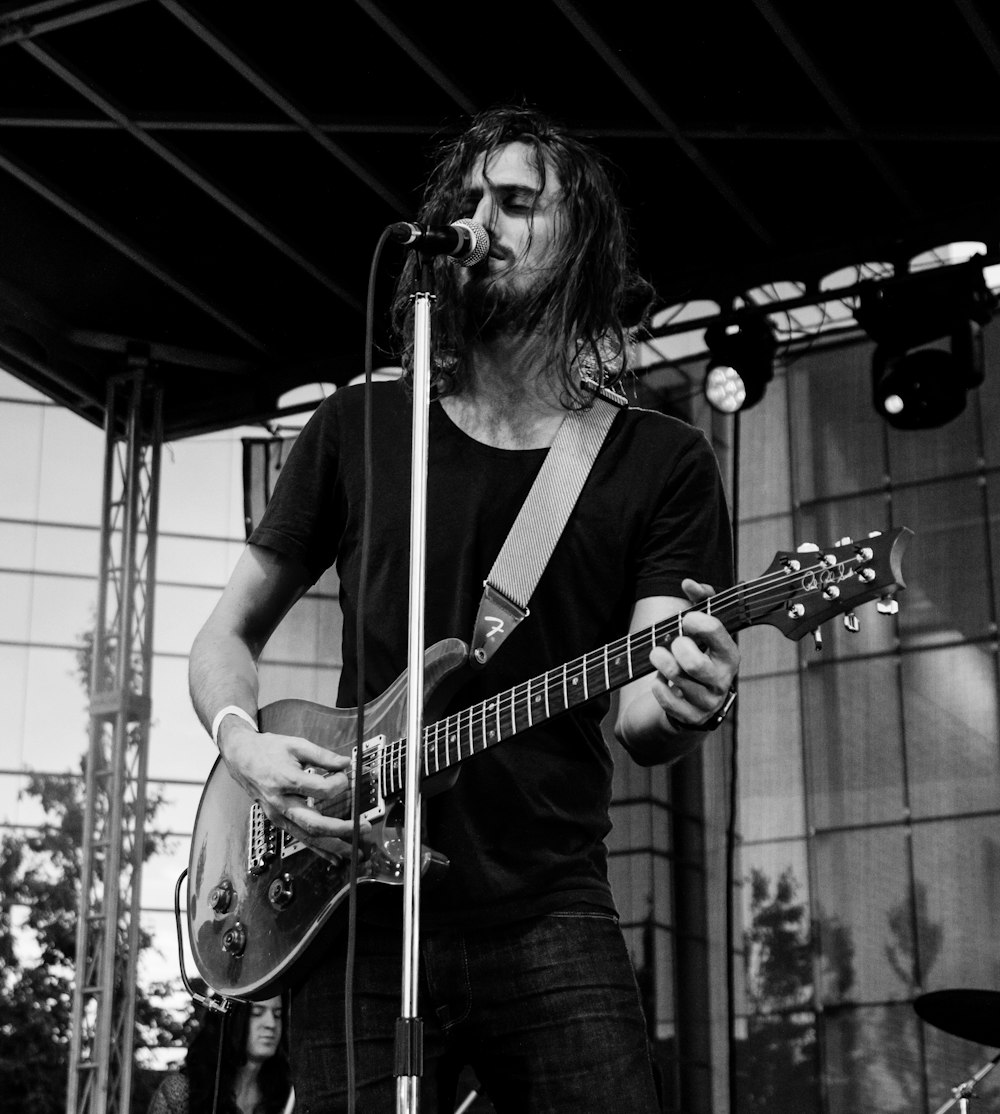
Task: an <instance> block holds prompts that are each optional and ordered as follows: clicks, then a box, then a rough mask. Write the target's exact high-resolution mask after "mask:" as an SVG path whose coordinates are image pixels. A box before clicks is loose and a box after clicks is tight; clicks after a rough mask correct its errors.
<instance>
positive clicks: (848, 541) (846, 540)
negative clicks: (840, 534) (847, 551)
mask: <svg viewBox="0 0 1000 1114" xmlns="http://www.w3.org/2000/svg"><path fill="white" fill-rule="evenodd" d="M853 541H854V539H853V538H838V540H837V541H835V542H834V543H833V545H834V548H835V549H839V548H840V547H841V546H842V545H850V544H851V543H852V542H853Z"/></svg>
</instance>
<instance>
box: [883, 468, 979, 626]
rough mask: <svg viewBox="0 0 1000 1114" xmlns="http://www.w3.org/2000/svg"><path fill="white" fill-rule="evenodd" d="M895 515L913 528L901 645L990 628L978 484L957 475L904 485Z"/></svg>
mask: <svg viewBox="0 0 1000 1114" xmlns="http://www.w3.org/2000/svg"><path fill="white" fill-rule="evenodd" d="M893 502H894V512H893V513H894V516H895V517H896V518H897V521H899V522H901V523H905V524H906V525H908V526H909V527H910V528H911V529H912V530H913V531H914V532H915V535H916V536H915V537H914V539H913V542H912V543H911V545H910V548H909V549H908V551H907V554H906V562H905V580H906V582H907V590H906V592H905V593H904V594H903V595H901V596H900V614H899V629H900V636H901V638H902V642H903V645H904V646H928V645H934V644H936V643H937V644H939V643H941V642H952V641H955V640H957V639H960V638H985V637H988V636H989V635H990V634H992V633H994V631H993V629H992V623H993V621H994V615H993V610H992V602H993V601H992V598H991V589H992V584H991V578H990V565H989V556H988V551H987V548H986V537H987V535H986V529H985V524H984V518H983V512H984V507H983V495H982V487H981V485H980V483H979V481H978V480H976V479H973V478H970V479H962V480H954V481H948V482H945V483H940V484H927V485H925V486H922V487H918V488H906V489H904V490H903V491H900V492H897V493H896V494H895V495H894V497H893Z"/></svg>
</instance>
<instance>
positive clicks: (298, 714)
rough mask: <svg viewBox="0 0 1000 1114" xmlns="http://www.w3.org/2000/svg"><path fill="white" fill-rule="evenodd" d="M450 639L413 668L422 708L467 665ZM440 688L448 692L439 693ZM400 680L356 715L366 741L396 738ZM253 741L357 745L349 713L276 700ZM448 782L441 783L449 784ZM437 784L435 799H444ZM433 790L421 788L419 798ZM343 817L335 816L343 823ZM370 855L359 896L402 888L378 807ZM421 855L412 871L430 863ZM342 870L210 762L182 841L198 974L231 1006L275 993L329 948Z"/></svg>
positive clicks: (402, 729)
mask: <svg viewBox="0 0 1000 1114" xmlns="http://www.w3.org/2000/svg"><path fill="white" fill-rule="evenodd" d="M468 653H469V651H468V647H467V646H466V644H465V643H464V642H462V641H461V640H460V639H457V638H452V639H446V640H444V641H442V642H438V643H436V644H435V645H434V646H432V647H430V648H429V649H428V651H427V653H426V657H425V664H424V682H425V684H424V689H425V693H424V698H425V703H426V705H427V706H428V707H430V705H431V704H432V703H437V704H440V703H441V702H442V700H443V697H444V694H445V693H446V692H451V691H452V690H453V689H454V687H455V685H456V684H457V681H458V680H459V677H460V674H461V667H462V666H463V665H465V664H466V662H467V661H468ZM446 679H447V680H448V681H449V682H450V683H448V684H445V681H446ZM406 695H407V675H406V674H405V673H403V674H401V675H400V676H399V677H398V678H397V679H396V681H395V682H394V683H393V684H392V685H391V686H390V687H389V688H388V689H386V690H385V692H383V693H382V695H381V696H379V697H377V698H376V699H375V700H373V701H371V702H370V703H369V704H367V705H365V714H364V730H365V738H366V740H370V739H373V738H375V737H376V736H380V735H384V736H386V737H387V738H388V739H390V740H394V739H400V738H405V735H406V714H407V699H406ZM259 718H260V725H261V729H262V730H263V731H272V732H278V733H280V734H283V735H296V736H300V737H302V738H305V739H310V740H311V741H313V742H315V743H318V744H319V745H320V746H323V747H325V748H326V749H327V750H330V751H332V752H334V753H336V754H340V755H345V756H347V757H350V756H351V755H352V753H353V751H354V748H355V745H356V743H357V720H358V713H357V709H354V708H350V709H346V708H327V707H325V706H323V705H321V704H314V703H311V702H309V701H306V700H280V701H277V702H276V703H274V704H269V705H267V706H266V707H264V708H262V709H261V710H260V716H259ZM457 774H458V770H457V769H456V770H454V771H452V773H451V777H450V780H452V781H453V780H454V777H455V776H457ZM446 787H447V785H446V783H445V784H442V785H440V788H446ZM437 788H439V786H435V785H432V784H430V783H425V784H424V786H423V792H424V793H425V794H426V793H428V792H429V791H433V790H435V789H437ZM348 814H349V809H348V812H347V813H345V816H346V815H348ZM364 815H366V816H369V818H370V819H371V821H372V835H373V838H374V846H373V851H372V854H371V855H370V856H369V857H368V859H367V860H366V861H365V862H363V863H361V864H360V866H359V871H358V883H359V887H360V886H362V885H367V884H368V883H372V882H381V883H385V884H390V885H401V884H402V882H403V848H404V842H403V831H402V826H403V810H402V806H401V802H400V801H399V800H398V799H397V800H386V801H384V802H382V804H380V805H379V806H378V807H376V808H373V809H366V811H365V813H364ZM441 862H442V860H440V859H439V858H438V857H437V856H435V855H434V853H433V852H430V851H428V850H426V849H425V851H424V862H423V868H424V870H425V871H426V870H427V868H428V866H431V865H436V864H438V863H441ZM349 875H350V865H349V863H348V862H347V861H346V860H345V861H338V862H336V863H333V862H330V861H328V860H326V859H324V858H323V857H322V856H320V855H317V854H315V853H314V852H313V851H310V850H309V849H308V848H306V847H304V846H302V845H301V844H299V843H297V842H296V841H292V840H286V839H285V837H284V833H282V832H281V831H280V830H278V829H277V828H275V827H274V826H273V825H271V824H270V823H269V822H268V821H267V820H266V818H265V817H264V816H263V813H262V812H261V810H260V806H259V805H255V803H254V802H253V801H251V800H250V798H249V797H248V796H247V795H246V793H245V792H244V790H243V789H242V787H241V786H240V785H238V784H237V782H236V781H234V780H233V778H232V777H231V776H230V775H229V771H228V769H227V768H226V764H225V763H224V762H223V761H222V760H221V759H219V760H218V761H217V762H216V763H215V765H214V766H213V768H212V771H211V773H210V774H209V777H208V781H207V783H206V785H205V789H204V792H203V794H202V797H201V801H200V802H199V805H198V813H197V816H196V818H195V824H194V832H193V834H192V838H191V855H190V860H189V864H188V909H187V916H188V930H189V939H190V941H191V949H192V953H193V957H194V961H195V966H196V967H197V968H198V971H199V972H200V974H201V975H202V977H203V978H204V979H205V981H206V982H207V983H208V984H209V986H210V987H211V988H212V989H213V990H216V991H218V992H219V993H220V994H223V995H225V996H226V997H230V998H249V999H251V1000H262V999H265V998H270V997H272V996H273V995H275V994H277V993H280V992H281V990H283V989H284V988H285V987H286V986H287V985H288V982H289V981H290V975H291V972H292V968H293V967H294V966H296V965H297V964H298V962H299V961H300V960H301V959H302V957H303V956H304V955H305V954H306V953H307V952H308V951H309V950H310V949H311V948H312V947H314V946H317V945H320V946H321V945H322V943H323V942H324V941H326V940H327V939H328V938H329V933H328V932H327V931H326V930H327V927H328V926H331V929H332V928H335V927H336V924H333V925H331V918H332V917H333V914H334V913H335V912H336V911H337V910H338V908H339V907H340V906H341V904H342V903H344V902H345V901H346V899H347V895H348V884H349Z"/></svg>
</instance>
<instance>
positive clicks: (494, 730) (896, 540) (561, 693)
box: [366, 528, 910, 798]
mask: <svg viewBox="0 0 1000 1114" xmlns="http://www.w3.org/2000/svg"><path fill="white" fill-rule="evenodd" d="M909 535H910V532H909V531H908V530H906V529H905V528H900V529H897V530H895V531H894V532H893V533H892V534H891V535H889V536H882V537H878V540H873V539H875V537H876V535H870V536H869V539H867V540H866V541H865V542H863V543H861V544H857V545H855V544H853V543H848V544H842V545H840V546H838V547H836V549H835V551H834V552H833V553H831V552H827V553H826V554H825V555H822V556H821V555H820V554H819V553H818V552H817V553H815V554H810V556H809V557H802V558H801V559H800V557H799V556H798V555H797V554H779V555H778V557H776V558H775V562H774V564H773V565H772V567H771V569H770V570H769V571H768V572H766V573H765V574H764V575H763V576H761V577H759V578H758V579H757V580H752V581H747V582H745V583H743V584H737V585H736V586H735V587H733V588H730V589H728V590H726V591H724V592H720V593H718V594H717V595H715V596H712V597H711V598H710V599H707V600H704V601H702V602H701V603H697V604H692V605H691V606H690V607H687V608H685V609H684V610H683V611H680V612H678V613H677V614H676V615H672V616H670V617H669V618H667V619H664V620H661V621H659V622H657V623H654V624H653V625H652V626H650V627H647V628H645V629H644V630H641V631H636V632H634V633H632V634H629V635H627V636H625V637H623V638H620V639H618V640H616V641H614V642H610V643H608V644H607V645H606V646H602V647H601V648H600V649H598V650H594V651H592V652H590V653H587V654H584V655H583V656H582V657H579V658H577V659H576V660H574V661H571V662H567V663H566V664H564V665H561V666H559V667H557V668H555V669H550V670H549V671H548V672H546V673H543V674H541V676H538V677H533V678H532V679H531V680H529V681H522V682H520V683H519V684H516V685H514V686H513V688H509V689H507V690H505V691H503V692H500V693H497V694H496V695H494V696H491V697H490V698H489V699H487V700H483V701H480V702H479V703H478V704H474V705H472V706H471V707H468V708H464V709H463V710H462V711H460V712H455V713H454V714H452V715H449V716H445V717H444V718H443V719H440V720H437V721H436V722H434V723H432V724H430V725H428V726H427V727H425V728H424V730H423V747H422V756H423V762H422V767H423V768H422V771H421V772H422V775H423V776H424V777H431V776H433V775H434V774H438V773H441V772H443V771H444V770H447V769H448V768H449V767H451V766H454V765H455V764H456V763H458V762H461V761H463V760H464V759H466V758H471V757H472V756H473V755H475V754H478V753H481V752H482V751H485V750H486V749H488V748H489V747H491V746H493V745H495V744H496V743H499V742H502V741H503V740H504V739H509V738H511V737H512V736H514V735H517V734H519V733H520V732H522V731H527V730H528V729H529V728H532V727H535V726H537V725H539V724H541V723H544V722H545V721H546V720H548V719H551V718H552V717H554V716H558V715H562V714H563V713H565V712H568V711H570V710H571V709H573V708H576V707H578V706H579V705H581V704H584V703H586V702H587V701H588V700H591V699H593V698H594V697H596V696H601V695H603V694H604V693H608V692H613V691H614V690H615V689H618V688H620V687H622V686H623V685H626V684H628V683H629V682H630V681H632V680H635V679H637V678H639V677H643V676H645V675H646V674H648V673H651V672H652V671H653V666H652V664H651V663H650V661H649V655H650V651H651V650H652V649H653V647H654V646H665V645H669V644H670V643H671V642H672V641H673V640H674V639H675V638H676V637H677V636H678V635H681V634H683V633H684V624H685V622H686V620H687V618H688V616H690V615H691V614H692V612H704V613H705V614H709V615H714V616H715V617H716V618H717V619H719V620H720V621H721V622H722V624H723V626H724V627H725V628H726V630H727V631H729V633H730V634H735V633H736V632H737V631H740V630H743V629H744V628H745V627H749V626H752V625H753V624H755V623H759V622H761V621H767V622H769V623H772V624H773V625H775V626H778V627H779V629H782V630H784V632H785V634H786V635H787V636H788V637H790V638H800V637H802V635H803V634H804V633H805V631H806V630H807V629H815V627H816V626H818V625H819V624H820V623H822V622H823V621H824V620H825V619H826V618H829V617H830V616H831V615H835V614H839V613H843V612H845V611H848V610H850V609H851V607H852V606H853V605H854V604H855V603H862V602H864V601H865V600H869V599H873V598H875V597H876V596H878V595H880V594H884V593H885V592H886V591H887V590H888V591H889V592H891V591H892V589H894V588H896V587H899V586H901V580H900V577H899V573H898V564H899V561H900V558H901V554H902V549H903V548H904V547H905V544H906V540H907V538H908V537H909ZM879 564H881V566H882V567H881V568H879V569H877V568H876V565H879ZM803 565H804V566H805V567H803ZM785 616H787V620H786V618H785ZM366 773H367V775H368V776H369V777H375V778H377V780H378V785H379V789H380V792H381V795H382V796H383V797H385V798H388V797H391V796H394V795H396V794H398V793H400V792H402V790H403V787H404V785H405V781H406V741H405V739H397V740H395V741H393V742H391V743H388V744H386V746H385V747H384V748H383V749H382V751H381V752H380V753H379V755H378V756H377V757H376V756H373V760H372V766H371V767H370V768H369V769H368V770H367V771H366Z"/></svg>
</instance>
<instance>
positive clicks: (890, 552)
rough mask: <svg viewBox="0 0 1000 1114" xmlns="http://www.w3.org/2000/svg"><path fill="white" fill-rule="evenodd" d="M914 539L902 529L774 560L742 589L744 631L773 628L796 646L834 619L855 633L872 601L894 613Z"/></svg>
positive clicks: (845, 540) (885, 610)
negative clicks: (856, 612)
mask: <svg viewBox="0 0 1000 1114" xmlns="http://www.w3.org/2000/svg"><path fill="white" fill-rule="evenodd" d="M912 537H913V532H912V530H908V529H907V528H906V527H905V526H900V527H898V528H897V529H895V530H890V531H889V532H887V533H885V534H882V533H873V534H870V535H869V536H868V537H867V538H864V539H862V540H860V541H852V540H851V539H849V538H846V539H844V540H843V541H842V542H840V543H838V544H837V545H835V546H828V547H827V548H825V549H819V548H813V547H808V548H807V547H803V548H802V549H800V550H796V551H794V552H779V553H777V554H775V557H774V560H773V561H772V562H771V564H770V565H769V566H768V568H767V571H766V572H765V573H764V575H763V576H761V577H759V578H758V579H757V580H754V581H749V582H748V583H746V584H744V585H743V586H742V587H743V596H742V599H741V601H740V602H741V604H742V607H743V610H744V621H745V623H746V625H747V626H751V625H754V624H757V623H769V624H770V625H771V626H774V627H777V628H778V630H780V631H781V633H782V634H784V635H785V637H786V638H791V639H795V640H797V639H800V638H802V636H803V635H805V634H809V633H812V632H816V631H817V629H818V628H819V627H820V626H821V625H822V624H823V623H825V622H826V621H827V620H828V619H830V618H832V617H833V616H834V615H847V616H848V620H847V622H848V625H849V626H850V627H851V629H856V625H853V624H856V620H854V619H853V609H854V608H855V607H856V606H858V605H859V604H862V603H866V602H867V601H869V600H874V599H878V600H879V601H880V602H879V610H880V611H884V612H888V613H890V614H892V613H894V612H895V611H896V610H897V604H896V602H895V598H894V597H895V594H896V593H897V592H899V591H902V589H904V588H905V587H906V585H905V584H904V583H903V576H902V567H901V566H902V561H903V553H904V551H905V549H906V547H907V545H908V544H909V541H910V538H912Z"/></svg>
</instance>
